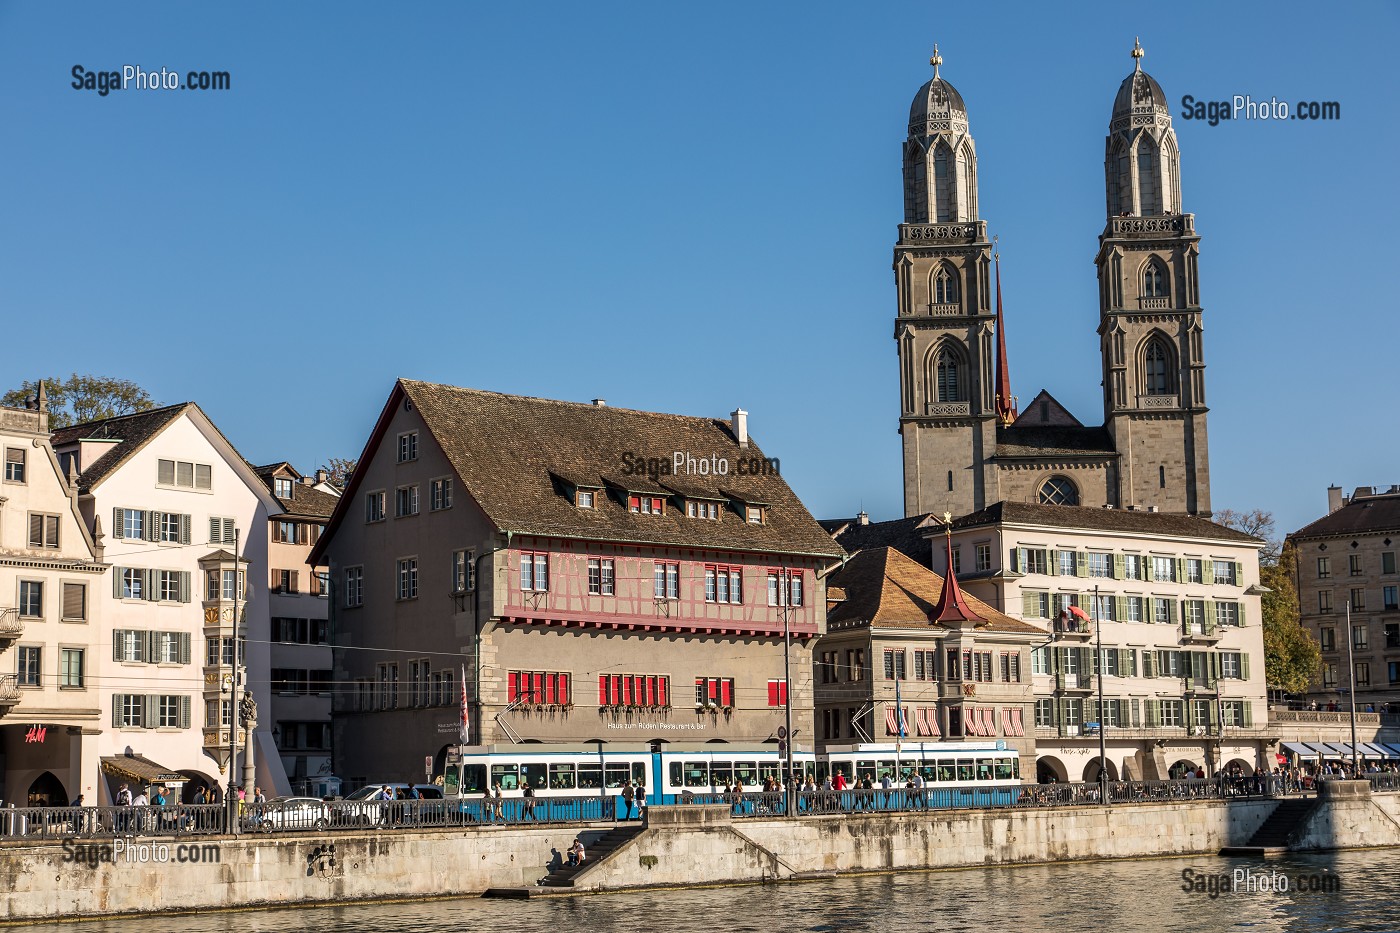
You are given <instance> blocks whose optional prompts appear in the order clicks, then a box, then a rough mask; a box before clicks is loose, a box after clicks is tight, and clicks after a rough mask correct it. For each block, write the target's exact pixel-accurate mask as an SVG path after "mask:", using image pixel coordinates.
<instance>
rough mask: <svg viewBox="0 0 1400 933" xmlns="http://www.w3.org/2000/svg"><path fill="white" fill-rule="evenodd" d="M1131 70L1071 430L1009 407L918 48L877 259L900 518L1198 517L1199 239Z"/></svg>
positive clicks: (963, 120) (1164, 131)
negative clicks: (1093, 371)
mask: <svg viewBox="0 0 1400 933" xmlns="http://www.w3.org/2000/svg"><path fill="white" fill-rule="evenodd" d="M1133 57H1134V58H1135V59H1136V60H1137V64H1136V67H1135V68H1134V70H1133V72H1132V73H1131V74H1129V75H1128V77H1127V78H1126V79H1124V81H1123V84H1122V86H1121V87H1119V89H1118V96H1117V97H1116V98H1115V99H1114V102H1113V115H1112V116H1111V117H1110V120H1109V131H1108V139H1107V145H1106V149H1105V157H1104V174H1105V183H1106V208H1107V219H1106V224H1105V226H1104V230H1103V233H1102V234H1100V236H1099V247H1098V253H1097V255H1096V256H1095V259H1094V262H1095V264H1096V265H1097V266H1098V274H1099V327H1098V334H1099V344H1100V351H1101V353H1102V356H1103V406H1104V412H1103V418H1104V420H1103V424H1102V425H1101V426H1085V425H1084V424H1081V423H1080V422H1079V421H1078V420H1077V419H1076V418H1075V417H1074V416H1073V415H1071V414H1070V413H1069V412H1068V411H1067V410H1066V409H1065V408H1064V407H1062V406H1061V405H1060V404H1059V403H1058V402H1057V401H1055V399H1054V398H1052V397H1051V396H1050V395H1049V393H1047V392H1043V391H1042V392H1041V393H1040V394H1039V395H1037V396H1036V397H1035V398H1034V399H1033V400H1032V401H1031V402H1030V403H1029V404H1027V405H1025V406H1023V407H1022V408H1021V410H1020V411H1019V412H1018V410H1017V408H1018V406H1017V403H1016V402H1017V400H1016V399H1015V398H1013V397H1012V394H1011V388H1010V385H1009V381H1010V380H1009V371H1008V367H1007V362H1006V344H1005V332H1004V330H1003V328H1002V322H1001V289H1000V279H999V276H998V275H997V274H996V272H995V270H994V268H993V263H994V257H993V255H992V244H991V242H990V241H989V240H988V239H987V223H986V221H984V220H980V219H979V218H978V213H977V150H976V148H975V146H974V145H973V141H972V135H971V133H970V132H969V130H968V118H967V107H966V105H964V103H963V99H962V95H960V94H959V93H958V92H957V90H956V89H955V88H954V87H953V86H952V85H951V84H949V83H948V82H947V81H945V80H944V79H943V78H942V76H941V75H940V74H939V69H940V66H941V65H942V58H940V57H939V55H938V51H937V49H935V50H934V56H933V58H932V59H930V64H931V65H933V68H934V73H933V78H932V79H931V80H930V81H929V82H928V83H927V84H925V85H924V86H923V87H921V88H920V89H919V93H918V94H917V95H916V96H915V97H914V103H913V104H912V106H911V107H910V108H909V138H908V140H907V141H906V142H905V144H904V223H902V224H900V226H899V242H898V243H897V244H896V245H895V250H894V273H895V284H896V289H897V291H898V295H899V314H898V317H897V318H896V319H895V340H896V342H897V344H898V348H899V386H900V419H899V426H900V433H901V434H902V435H903V440H904V510H905V514H906V515H920V514H924V513H928V512H933V513H936V514H938V515H942V513H943V512H945V511H947V512H952V513H953V514H954V515H965V514H967V513H969V512H973V511H976V510H978V509H981V508H984V507H986V506H989V505H992V504H994V503H996V502H1000V501H1003V500H1009V501H1018V502H1039V503H1044V504H1049V505H1083V506H1093V507H1101V506H1111V507H1114V508H1125V509H1132V508H1136V509H1155V510H1159V511H1162V512H1178V513H1189V514H1193V515H1201V516H1209V515H1210V473H1209V463H1208V459H1207V453H1206V411H1207V409H1206V407H1205V362H1204V360H1203V358H1202V353H1201V306H1200V295H1199V290H1198V287H1197V278H1196V259H1197V255H1198V252H1199V240H1200V238H1199V237H1198V236H1197V235H1196V231H1195V223H1194V218H1193V216H1192V215H1191V214H1186V213H1183V212H1182V209H1181V172H1180V167H1181V166H1180V154H1179V152H1178V151H1177V145H1176V133H1175V132H1173V130H1172V121H1171V116H1170V113H1169V111H1168V109H1167V98H1166V95H1165V94H1164V93H1163V92H1162V88H1161V86H1160V85H1158V83H1157V82H1156V81H1155V80H1153V79H1152V77H1151V76H1150V75H1148V74H1147V72H1145V71H1143V70H1142V61H1141V59H1142V48H1141V47H1140V46H1135V47H1134V49H1133ZM994 280H995V281H996V285H995V287H993V281H994Z"/></svg>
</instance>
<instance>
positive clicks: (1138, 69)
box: [1094, 44, 1210, 516]
mask: <svg viewBox="0 0 1400 933" xmlns="http://www.w3.org/2000/svg"><path fill="white" fill-rule="evenodd" d="M1142 55H1143V50H1142V46H1141V45H1139V44H1135V45H1134V48H1133V58H1134V59H1135V60H1136V66H1135V68H1134V70H1133V72H1132V74H1130V75H1128V77H1127V78H1126V79H1124V81H1123V84H1122V86H1121V87H1119V88H1118V96H1117V98H1116V99H1115V100H1114V102H1113V116H1112V118H1111V119H1110V122H1109V132H1108V139H1107V143H1106V148H1105V158H1104V172H1105V180H1106V183H1107V191H1106V193H1107V207H1108V221H1107V225H1106V226H1105V228H1104V232H1103V234H1102V235H1101V236H1100V237H1099V251H1098V255H1097V256H1096V257H1095V259H1094V262H1095V264H1096V265H1097V266H1098V274H1099V331H1098V332H1099V339H1100V346H1101V350H1102V353H1103V398H1104V426H1105V427H1106V428H1107V429H1108V431H1109V433H1110V435H1111V436H1112V438H1113V446H1114V447H1115V448H1116V450H1117V451H1118V455H1119V465H1118V469H1117V471H1116V474H1117V487H1118V488H1117V493H1118V502H1117V503H1116V504H1118V505H1120V506H1122V507H1136V508H1149V507H1153V506H1155V507H1156V508H1158V509H1160V510H1161V511H1163V512H1187V513H1190V514H1193V515H1201V516H1209V515H1210V467H1209V460H1208V456H1207V451H1206V411H1207V409H1206V404H1205V401H1206V400H1205V360H1204V358H1203V356H1202V352H1201V351H1202V347H1201V303H1200V292H1199V287H1198V280H1197V273H1196V263H1197V257H1198V255H1199V252H1200V250H1199V243H1200V237H1198V236H1197V235H1196V229H1195V218H1194V217H1193V216H1192V215H1191V214H1187V213H1184V212H1183V211H1182V206H1181V156H1180V153H1179V152H1178V150H1177V145H1176V133H1175V132H1173V130H1172V120H1171V114H1170V111H1169V110H1168V105H1167V97H1166V95H1165V94H1164V93H1163V92H1162V88H1161V86H1160V85H1159V84H1158V83H1157V82H1156V81H1155V80H1153V78H1152V76H1151V75H1149V74H1148V73H1147V72H1145V71H1143V70H1142Z"/></svg>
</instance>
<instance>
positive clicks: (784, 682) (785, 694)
mask: <svg viewBox="0 0 1400 933" xmlns="http://www.w3.org/2000/svg"><path fill="white" fill-rule="evenodd" d="M787 691H788V684H787V681H786V680H785V681H783V705H784V706H787V704H788V693H787Z"/></svg>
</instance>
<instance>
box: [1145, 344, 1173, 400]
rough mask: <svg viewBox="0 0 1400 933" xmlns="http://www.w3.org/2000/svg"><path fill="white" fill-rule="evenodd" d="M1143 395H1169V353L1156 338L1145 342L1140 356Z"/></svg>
mask: <svg viewBox="0 0 1400 933" xmlns="http://www.w3.org/2000/svg"><path fill="white" fill-rule="evenodd" d="M1142 363H1143V373H1142V376H1143V378H1142V388H1143V394H1144V395H1170V394H1171V352H1170V351H1169V350H1168V349H1167V348H1166V347H1165V346H1163V344H1162V341H1161V340H1159V339H1157V338H1156V337H1154V338H1152V339H1151V340H1149V341H1148V342H1147V348H1146V349H1145V350H1144V351H1143V355H1142Z"/></svg>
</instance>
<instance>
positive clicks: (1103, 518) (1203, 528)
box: [953, 502, 1263, 544]
mask: <svg viewBox="0 0 1400 933" xmlns="http://www.w3.org/2000/svg"><path fill="white" fill-rule="evenodd" d="M1000 522H1014V523H1017V524H1025V525H1049V526H1051V527H1053V528H1083V529H1086V530H1090V531H1107V532H1124V533H1129V534H1149V535H1151V534H1156V535H1171V536H1173V537H1183V538H1210V539H1214V540H1217V541H1235V542H1239V543H1241V544H1261V543H1263V542H1262V541H1261V540H1260V539H1259V538H1256V537H1253V536H1252V535H1247V534H1245V533H1244V532H1242V531H1236V530H1235V529H1233V528H1226V527H1225V526H1224V525H1217V524H1216V523H1215V522H1212V521H1209V520H1207V519H1204V518H1197V517H1196V516H1194V515H1182V514H1179V513H1176V512H1147V511H1142V510H1137V509H1134V510H1132V511H1129V510H1128V509H1091V508H1088V507H1086V506H1073V505H1040V504H1038V503H1031V502H998V503H997V504H996V505H991V506H988V507H987V508H985V509H982V510H980V511H977V512H973V513H972V514H970V515H964V516H963V517H962V518H956V519H954V520H953V528H954V530H956V529H959V528H980V527H983V526H985V525H995V524H998V523H1000Z"/></svg>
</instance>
